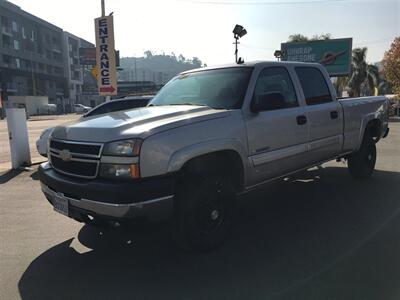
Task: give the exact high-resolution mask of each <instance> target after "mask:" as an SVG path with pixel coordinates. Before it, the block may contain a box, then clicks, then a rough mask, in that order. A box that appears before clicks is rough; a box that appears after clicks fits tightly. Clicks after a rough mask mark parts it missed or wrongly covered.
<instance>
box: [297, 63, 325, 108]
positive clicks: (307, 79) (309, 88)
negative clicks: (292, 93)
mask: <svg viewBox="0 0 400 300" xmlns="http://www.w3.org/2000/svg"><path fill="white" fill-rule="evenodd" d="M296 74H297V77H298V78H299V80H300V84H301V87H302V89H303V93H304V97H305V98H306V103H307V105H316V104H322V103H327V102H331V101H332V96H331V93H330V91H329V88H328V85H327V84H326V81H325V77H324V76H323V75H322V73H321V71H320V70H318V69H317V68H310V67H297V68H296Z"/></svg>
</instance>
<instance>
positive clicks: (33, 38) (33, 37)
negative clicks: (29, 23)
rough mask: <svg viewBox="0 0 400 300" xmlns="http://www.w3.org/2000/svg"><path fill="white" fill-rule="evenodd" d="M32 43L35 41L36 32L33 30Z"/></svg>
mask: <svg viewBox="0 0 400 300" xmlns="http://www.w3.org/2000/svg"><path fill="white" fill-rule="evenodd" d="M31 41H32V42H34V41H35V31H34V30H32V34H31Z"/></svg>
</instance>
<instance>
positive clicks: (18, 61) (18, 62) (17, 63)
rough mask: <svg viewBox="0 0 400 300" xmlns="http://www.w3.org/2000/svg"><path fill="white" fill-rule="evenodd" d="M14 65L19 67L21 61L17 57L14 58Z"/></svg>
mask: <svg viewBox="0 0 400 300" xmlns="http://www.w3.org/2000/svg"><path fill="white" fill-rule="evenodd" d="M15 65H16V66H17V68H18V69H20V68H21V61H20V60H19V58H16V59H15Z"/></svg>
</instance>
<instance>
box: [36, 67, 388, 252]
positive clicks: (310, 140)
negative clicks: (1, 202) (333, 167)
mask: <svg viewBox="0 0 400 300" xmlns="http://www.w3.org/2000/svg"><path fill="white" fill-rule="evenodd" d="M388 132H389V128H388V100H387V99H386V98H385V97H379V96H377V97H361V98H350V99H346V100H338V99H337V96H336V92H335V88H334V87H333V85H332V83H331V81H330V78H329V76H328V73H327V72H326V70H325V68H324V67H323V66H321V65H320V64H311V63H299V62H254V63H243V64H239V65H237V64H236V65H226V66H222V67H218V68H205V69H199V70H192V71H188V72H184V73H182V74H180V75H178V76H177V77H175V78H174V79H172V81H170V82H169V83H168V84H167V85H165V86H164V87H163V88H162V89H161V91H160V92H159V93H158V94H157V95H156V96H155V97H154V98H153V99H152V101H151V102H150V104H149V105H148V106H147V107H144V108H140V109H135V110H130V111H122V112H114V113H110V114H107V115H99V116H96V117H92V118H88V119H82V120H79V121H77V122H75V123H73V124H67V125H64V126H59V127H56V128H55V129H54V131H53V132H52V135H51V137H50V149H49V157H50V159H49V162H48V163H44V164H42V165H41V166H40V167H39V175H40V182H41V188H42V191H43V193H44V195H45V196H46V198H47V199H48V201H49V202H50V203H51V204H52V205H53V207H54V209H55V210H56V211H57V212H60V213H62V214H64V215H67V216H69V217H71V218H74V219H75V220H77V221H79V222H86V223H89V224H99V223H100V224H104V223H105V222H108V223H109V224H111V225H114V226H116V227H119V226H123V224H124V223H125V222H128V221H130V220H132V219H147V220H150V221H154V220H165V219H168V218H173V226H172V228H173V230H174V235H173V236H175V237H176V238H177V241H178V243H179V245H184V246H185V247H191V248H194V249H202V250H203V249H204V250H209V249H212V248H214V247H217V246H218V245H220V244H221V243H222V242H223V241H224V240H225V239H226V237H227V234H228V232H229V231H230V229H231V226H232V223H233V221H234V216H235V207H236V206H235V202H236V197H237V195H242V194H244V193H246V192H248V191H250V190H253V189H255V188H257V187H259V186H261V185H262V184H263V183H265V182H269V181H271V180H273V179H277V178H282V177H283V176H287V175H289V174H292V173H295V172H298V171H300V170H305V169H308V168H310V167H312V166H315V165H320V164H322V163H324V162H326V161H330V160H347V162H348V168H349V171H350V174H351V175H352V176H353V177H354V178H356V179H364V178H368V177H370V176H371V174H372V173H373V171H374V167H375V161H376V146H375V144H376V143H377V142H378V141H379V140H380V138H383V137H386V136H387V135H388ZM370 184H373V182H370ZM271 196H273V195H271Z"/></svg>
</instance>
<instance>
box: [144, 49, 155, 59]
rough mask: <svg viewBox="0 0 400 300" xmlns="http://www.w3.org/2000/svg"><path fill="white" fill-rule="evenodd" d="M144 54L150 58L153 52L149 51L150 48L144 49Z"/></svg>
mask: <svg viewBox="0 0 400 300" xmlns="http://www.w3.org/2000/svg"><path fill="white" fill-rule="evenodd" d="M144 56H145V57H146V58H152V57H153V52H151V51H150V50H147V51H144Z"/></svg>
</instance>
